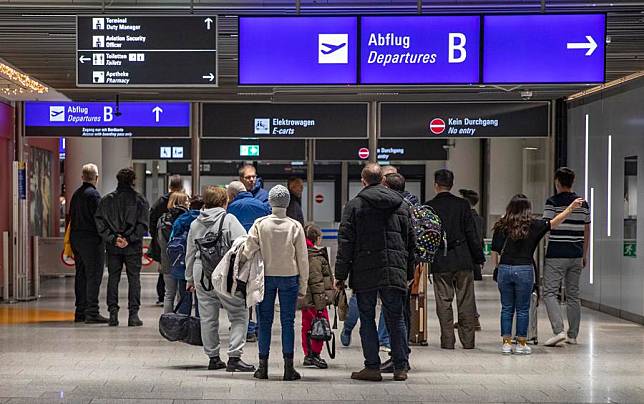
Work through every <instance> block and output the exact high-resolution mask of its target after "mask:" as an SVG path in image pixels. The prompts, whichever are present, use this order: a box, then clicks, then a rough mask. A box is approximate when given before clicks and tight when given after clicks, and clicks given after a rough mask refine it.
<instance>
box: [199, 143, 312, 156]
mask: <svg viewBox="0 0 644 404" xmlns="http://www.w3.org/2000/svg"><path fill="white" fill-rule="evenodd" d="M201 159H202V160H227V161H239V160H265V161H267V160H283V161H301V160H305V159H306V148H305V145H304V140H284V139H283V140H278V139H202V140H201Z"/></svg>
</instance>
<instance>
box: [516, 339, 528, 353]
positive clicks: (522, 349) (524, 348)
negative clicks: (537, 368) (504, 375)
mask: <svg viewBox="0 0 644 404" xmlns="http://www.w3.org/2000/svg"><path fill="white" fill-rule="evenodd" d="M514 353H515V354H517V355H530V354H531V353H532V348H530V347H529V346H528V345H527V344H526V342H525V341H523V342H519V343H518V344H517V347H516V348H515V349H514Z"/></svg>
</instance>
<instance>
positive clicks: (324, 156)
mask: <svg viewBox="0 0 644 404" xmlns="http://www.w3.org/2000/svg"><path fill="white" fill-rule="evenodd" d="M446 144H447V142H446V141H445V140H441V139H436V140H434V139H431V140H408V139H394V140H387V139H379V140H378V148H377V149H376V153H377V156H376V159H377V160H378V161H425V160H447V150H445V148H444V147H443V146H445V145H446ZM369 154H370V153H369V142H368V141H367V140H344V139H343V140H317V141H316V142H315V159H316V160H323V161H355V160H357V161H367V160H369Z"/></svg>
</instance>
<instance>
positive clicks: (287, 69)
mask: <svg viewBox="0 0 644 404" xmlns="http://www.w3.org/2000/svg"><path fill="white" fill-rule="evenodd" d="M357 27H358V18H357V17H239V84H241V85H249V84H255V85H273V84H355V83H356V82H357V49H358V34H357Z"/></svg>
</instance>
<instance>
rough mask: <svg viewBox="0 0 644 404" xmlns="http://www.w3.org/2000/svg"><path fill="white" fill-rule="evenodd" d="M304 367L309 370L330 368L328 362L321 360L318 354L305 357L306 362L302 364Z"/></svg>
mask: <svg viewBox="0 0 644 404" xmlns="http://www.w3.org/2000/svg"><path fill="white" fill-rule="evenodd" d="M302 365H304V366H305V367H308V368H318V369H327V368H328V367H329V365H328V364H327V363H326V361H325V360H324V359H322V358H320V356H319V355H316V354H312V355H309V356H305V357H304V362H302Z"/></svg>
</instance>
